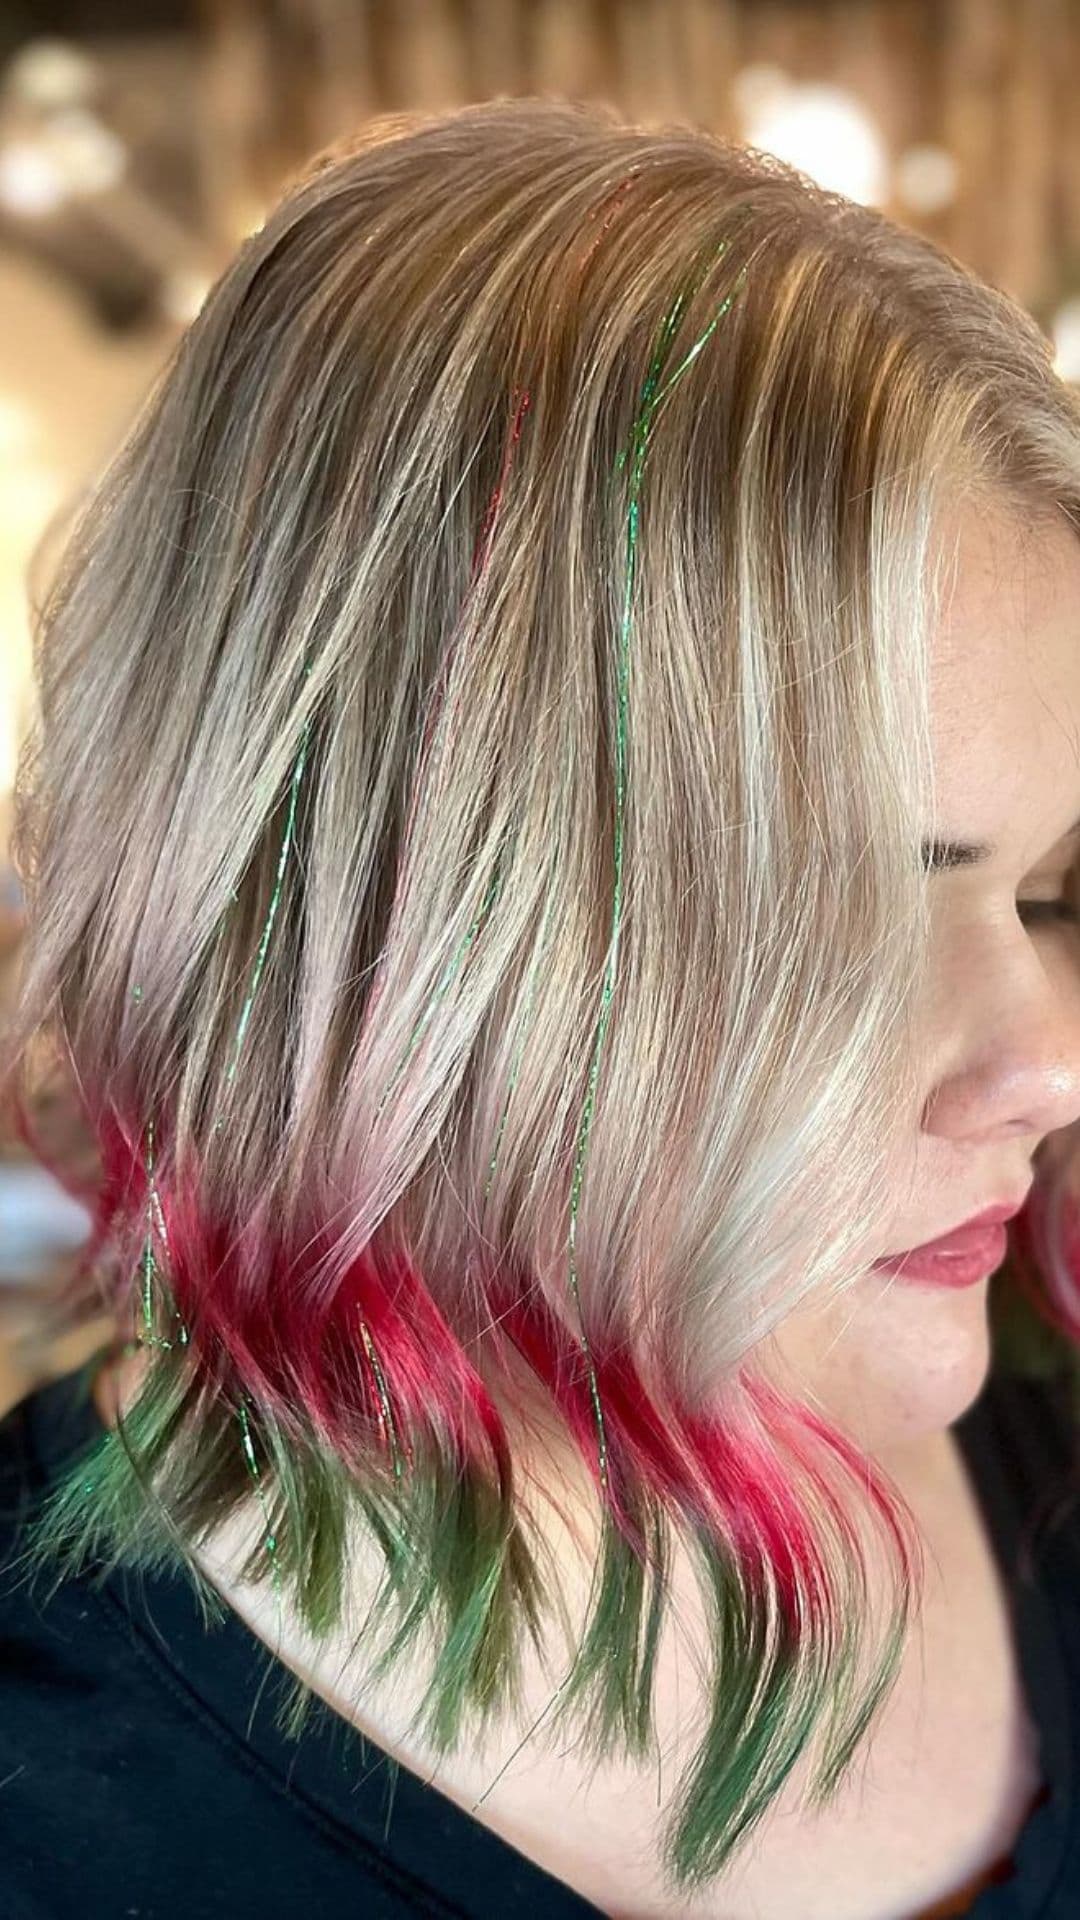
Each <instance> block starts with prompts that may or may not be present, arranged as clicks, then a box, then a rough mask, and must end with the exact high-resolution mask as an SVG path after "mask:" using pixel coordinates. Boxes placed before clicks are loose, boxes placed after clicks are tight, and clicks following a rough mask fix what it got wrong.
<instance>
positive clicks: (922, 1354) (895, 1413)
mask: <svg viewBox="0 0 1080 1920" xmlns="http://www.w3.org/2000/svg"><path fill="white" fill-rule="evenodd" d="M988 1294H989V1280H988V1279H985V1280H981V1281H978V1282H977V1283H976V1284H975V1285H974V1286H970V1287H963V1288H957V1289H947V1288H938V1287H917V1286H906V1285H903V1284H899V1285H896V1286H894V1287H892V1288H890V1289H888V1290H887V1292H885V1293H883V1295H882V1297H881V1299H880V1300H879V1301H878V1303H877V1305H876V1307H875V1308H874V1309H872V1310H870V1311H869V1312H868V1314H867V1316H866V1327H865V1334H866V1335H867V1336H869V1335H870V1332H871V1322H872V1324H873V1334H874V1337H873V1338H867V1339H866V1342H865V1347H864V1350H863V1352H862V1354H861V1355H860V1356H859V1365H858V1375H859V1382H858V1387H857V1390H856V1391H855V1392H854V1395H853V1405H854V1409H855V1411H856V1413H857V1418H858V1421H859V1425H860V1429H861V1430H862V1433H863V1434H864V1444H865V1445H866V1447H867V1448H868V1449H869V1450H872V1451H874V1452H878V1451H887V1450H888V1448H890V1447H904V1446H907V1445H910V1444H911V1443H913V1442H915V1441H918V1440H920V1439H924V1438H928V1437H929V1436H930V1435H932V1434H934V1433H942V1432H944V1431H945V1429H946V1428H948V1427H950V1426H952V1424H953V1422H954V1421H956V1420H959V1419H961V1417H962V1416H963V1415H964V1414H965V1413H966V1412H967V1411H968V1408H969V1407H971V1406H972V1405H973V1404H974V1402H975V1401H976V1400H977V1399H978V1397H979V1394H980V1393H981V1391H982V1389H983V1387H984V1385H985V1383H986V1380H987V1376H988V1374H989V1371H990V1363H991V1352H992V1349H991V1341H990V1324H989V1316H988V1312H987V1300H988ZM856 1324H857V1323H856ZM860 1344H862V1343H860ZM852 1358H854V1355H852ZM852 1384H853V1385H854V1381H853V1382H852ZM838 1385H839V1383H838Z"/></svg>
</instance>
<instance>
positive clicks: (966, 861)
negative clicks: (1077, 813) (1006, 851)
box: [922, 819, 1080, 873]
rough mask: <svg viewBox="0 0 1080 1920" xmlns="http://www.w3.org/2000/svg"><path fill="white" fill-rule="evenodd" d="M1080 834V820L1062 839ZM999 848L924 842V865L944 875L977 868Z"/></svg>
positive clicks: (973, 842)
mask: <svg viewBox="0 0 1080 1920" xmlns="http://www.w3.org/2000/svg"><path fill="white" fill-rule="evenodd" d="M1077 834H1080V819H1078V820H1074V821H1073V823H1072V826H1071V827H1066V829H1065V832H1064V833H1063V834H1062V836H1061V838H1062V839H1063V840H1072V839H1074V838H1075V837H1076V835H1077ZM996 852H997V848H996V847H995V846H993V845H992V844H991V842H990V841H989V840H924V841H923V843H922V863H923V866H924V867H925V868H926V870H927V872H928V873H943V872H946V871H947V870H948V869H949V868H950V867H977V866H980V865H981V864H982V862H983V861H985V860H992V859H993V858H994V855H995V853H996Z"/></svg>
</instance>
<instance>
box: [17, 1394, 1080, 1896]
mask: <svg viewBox="0 0 1080 1920" xmlns="http://www.w3.org/2000/svg"><path fill="white" fill-rule="evenodd" d="M90 1383H91V1371H90V1363H88V1364H87V1366H85V1367H83V1368H81V1369H79V1370H78V1371H77V1372H76V1373H74V1374H70V1375H68V1376H67V1377H66V1378H65V1379H62V1380H58V1381H55V1382H53V1383H52V1384H50V1385H48V1386H46V1387H44V1388H40V1389H39V1390H38V1391H37V1392H35V1393H33V1394H32V1395H30V1396H29V1397H28V1398H27V1399H26V1400H24V1401H23V1402H22V1404H21V1405H20V1406H19V1407H17V1408H15V1409H14V1410H13V1411H12V1412H11V1413H9V1414H8V1415H7V1417H6V1418H5V1419H4V1420H3V1421H0V1920H76V1916H77V1917H78V1920H181V1917H182V1920H249V1917H250V1920H297V1917H298V1916H300V1917H301V1920H309V1917H310V1920H402V1917H403V1916H405V1915H416V1914H426V1915H430V1916H439V1917H440V1920H448V1917H449V1916H454V1920H502V1916H504V1915H515V1916H517V1915H520V1916H522V1920H525V1917H526V1916H527V1917H528V1920H533V1917H534V1916H536V1920H585V1916H586V1915H595V1914H599V1913H600V1912H601V1909H600V1908H599V1907H596V1906H594V1905H593V1904H592V1903H591V1902H590V1901H588V1900H585V1899H583V1898H582V1897H581V1896H580V1895H578V1894H576V1893H574V1892H572V1891H571V1889H570V1888H569V1887H567V1886H565V1885H564V1884H563V1883H562V1882H561V1881H560V1880H558V1879H556V1878H555V1877H554V1876H553V1875H551V1874H549V1873H547V1872H545V1871H544V1870H543V1869H542V1868H541V1867H539V1866H537V1865H535V1864H533V1863H532V1862H531V1861H530V1860H528V1859H527V1858H526V1857H525V1855H523V1854H521V1853H519V1852H518V1851H517V1849H516V1848H514V1847H513V1846H511V1845H510V1844H509V1843H508V1842H506V1841H504V1840H502V1839H500V1838H499V1837H498V1836H497V1835H496V1834H494V1833H493V1832H492V1831H491V1830H490V1829H489V1828H487V1827H485V1826H483V1825H482V1824H481V1823H480V1822H479V1821H477V1820H474V1819H473V1818H472V1817H471V1816H470V1815H468V1814H467V1813H465V1812H464V1810H463V1809H461V1808H459V1807H458V1806H456V1805H455V1803H454V1802H453V1801H451V1800H449V1799H447V1797H446V1796H445V1795H444V1794H442V1793H440V1792H439V1791H438V1790H437V1789H435V1788H434V1787H430V1786H428V1785H426V1784H425V1782H424V1781H422V1780H421V1779H420V1777H419V1776H418V1775H416V1774H414V1773H412V1772H411V1771H410V1770H409V1769H408V1768H407V1767H405V1766H404V1765H396V1764H395V1763H394V1762H393V1761H392V1760H391V1759H390V1757H389V1756H388V1755H387V1754H385V1753H384V1752H383V1751H382V1749H381V1748H379V1747H377V1746H375V1745H374V1743H373V1742H371V1741H370V1740H367V1741H365V1740H362V1739H361V1738H360V1736H359V1735H357V1734H356V1733H355V1732H354V1731H353V1730H352V1729H351V1728H349V1727H348V1726H347V1723H346V1722H345V1721H344V1720H343V1719H341V1717H340V1716H338V1715H337V1714H335V1713H333V1712H332V1711H331V1710H330V1709H329V1708H326V1707H324V1706H322V1705H321V1703H320V1704H318V1705H317V1706H316V1707H315V1708H314V1709H313V1718H312V1720H311V1721H310V1723H309V1725H308V1727H307V1728H306V1729H305V1731H304V1733H303V1735H302V1736H301V1738H300V1740H299V1741H296V1740H291V1739H289V1738H288V1737H287V1736H286V1735H285V1734H284V1733H282V1732H281V1731H280V1730H279V1729H278V1728H277V1727H276V1725H275V1721H274V1712H275V1704H276V1703H275V1700H274V1698H273V1687H272V1686H271V1685H268V1684H266V1682H267V1673H268V1670H269V1669H270V1668H272V1667H273V1666H274V1665H275V1664H276V1663H274V1662H273V1656H272V1655H268V1651H267V1649H266V1648H265V1647H264V1646H263V1643H262V1642H261V1641H260V1640H258V1639H257V1637H256V1636H255V1635H254V1634H252V1633H251V1632H250V1630H249V1629H248V1628H247V1627H246V1626H245V1625H244V1624H243V1622H242V1621H241V1620H240V1619H239V1617H238V1616H237V1615H236V1614H234V1613H232V1612H229V1613H228V1614H227V1615H226V1618H225V1620H224V1621H223V1623H222V1624H220V1625H214V1626H210V1627H207V1626H206V1625H204V1623H203V1618H202V1615H201V1613H200V1611H199V1607H198V1603H197V1601H196V1598H195V1595H194V1592H193V1589H192V1587H191V1585H190V1583H189V1582H188V1581H187V1580H186V1579H184V1578H183V1577H182V1576H168V1577H158V1576H153V1577H151V1576H145V1577H144V1576H134V1575H131V1574H125V1573H123V1572H121V1573H115V1574H112V1575H110V1576H109V1577H108V1578H107V1579H106V1580H105V1582H104V1584H102V1585H98V1584H95V1583H94V1582H92V1581H91V1580H90V1579H89V1578H86V1579H79V1580H68V1581H66V1582H64V1584H62V1585H61V1586H60V1587H59V1588H58V1590H57V1591H56V1593H55V1594H54V1595H53V1596H52V1598H51V1599H48V1600H47V1601H42V1600H38V1601H37V1602H36V1603H35V1600H34V1599H33V1597H32V1595H31V1593H30V1591H29V1590H28V1588H27V1585H26V1582H25V1580H24V1579H22V1578H21V1577H20V1574H19V1567H18V1558H17V1556H18V1550H19V1535H20V1525H21V1522H22V1521H23V1520H24V1519H25V1518H26V1517H28V1515H29V1514H30V1512H31V1511H32V1509H33V1507H34V1505H35V1503H36V1502H37V1501H38V1500H39V1499H40V1497H41V1495H42V1493H43V1492H44V1491H45V1490H46V1489H47V1487H48V1486H49V1485H50V1484H51V1483H52V1482H53V1481H54V1480H55V1478H56V1477H57V1472H58V1468H59V1466H60V1464H61V1462H62V1461H63V1460H64V1459H65V1458H66V1457H67V1456H68V1455H69V1454H70V1453H71V1452H72V1450H73V1449H75V1448H81V1447H83V1446H87V1445H89V1444H90V1443H91V1442H92V1441H93V1440H94V1439H95V1438H96V1437H97V1436H98V1435H99V1434H100V1431H101V1423H100V1420H99V1417H98V1414H97V1412H96V1409H95V1407H94V1404H93V1400H92V1399H91V1397H90ZM955 1432H956V1434H957V1438H958V1439H959V1441H960V1443H961V1447H962V1451H963V1455H964V1458H965V1460H966V1462H967V1466H968V1470H969V1472H970V1474H971V1475H972V1478H973V1483H974V1485H975V1489H976V1492H977V1494H978V1497H979V1501H980V1505H981V1509H982V1511H983V1513H984V1515H985V1517H986V1523H987V1526H988V1529H989V1532H990V1535H991V1538H992V1541H993V1545H994V1550H995V1553H996V1554H997V1556H998V1559H999V1562H1000V1564H1001V1566H1002V1569H1003V1572H1004V1574H1005V1577H1006V1580H1007V1583H1008V1587H1009V1592H1010V1596H1011V1601H1012V1605H1013V1609H1014V1622H1015V1636H1016V1643H1017V1647H1018V1651H1019V1655H1020V1660H1021V1665H1022V1670H1023V1677H1024V1682H1025V1688H1026V1692H1027V1698H1028V1702H1029V1704H1030V1707H1031V1710H1032V1713H1033V1715H1034V1718H1035V1720H1036V1722H1037V1724H1038V1726H1039V1729H1040V1733H1041V1740H1042V1756H1041V1758H1042V1769H1043V1774H1044V1777H1045V1778H1046V1780H1047V1781H1048V1782H1049V1785H1050V1789H1051V1791H1050V1795H1049V1797H1048V1798H1046V1799H1045V1800H1044V1802H1043V1804H1041V1805H1038V1806H1037V1807H1036V1809H1035V1811H1034V1812H1033V1813H1032V1814H1031V1815H1030V1817H1029V1819H1028V1821H1027V1823H1026V1825H1025V1827H1024V1829H1023V1832H1022V1834H1021V1836H1020V1840H1019V1843H1018V1845H1017V1848H1016V1850H1015V1852H1014V1854H1013V1856H1012V1873H1011V1877H1009V1878H1008V1879H1005V1880H1002V1881H1001V1882H999V1883H998V1884H996V1885H993V1886H991V1887H988V1888H987V1889H986V1890H984V1891H983V1892H982V1893H981V1894H979V1895H978V1897H977V1898H976V1900H975V1902H974V1904H973V1905H972V1906H971V1907H970V1909H969V1913H970V1915H971V1916H972V1920H1036V1917H1037V1920H1080V1807H1078V1804H1077V1787H1076V1767H1077V1759H1076V1755H1077V1736H1078V1732H1080V1499H1078V1496H1077V1488H1078V1487H1080V1468H1076V1466H1075V1463H1076V1460H1077V1444H1076V1439H1075V1434H1076V1427H1075V1424H1074V1422H1073V1417H1072V1415H1071V1412H1070V1402H1069V1398H1068V1393H1067V1390H1066V1388H1065V1386H1064V1384H1063V1382H1045V1383H1044V1382H1041V1381H1032V1380H1027V1379H1013V1378H1005V1379H999V1378H997V1377H996V1376H993V1375H992V1376H991V1377H990V1379H989V1380H988V1382H987V1384H986V1386H985V1387H984V1389H983V1391H982V1393H981V1394H980V1396H979V1399H978V1400H977V1401H976V1402H975V1404H974V1406H973V1407H972V1408H971V1409H970V1410H969V1412H968V1413H967V1414H965V1416H964V1417H963V1419H962V1420H961V1421H959V1422H958V1423H957V1425H956V1428H955ZM279 1671H281V1670H280V1669H279ZM342 1736H345V1737H342ZM365 1760H366V1765H365V1764H363V1762H364V1761H365ZM791 1920H799V1905H798V1892H797V1889H793V1890H792V1904H791Z"/></svg>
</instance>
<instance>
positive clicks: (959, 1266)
mask: <svg viewBox="0 0 1080 1920" xmlns="http://www.w3.org/2000/svg"><path fill="white" fill-rule="evenodd" d="M1023 1204H1024V1203H1023V1201H1022V1200H1020V1201H1016V1202H1002V1203H1001V1204H1000V1205H998V1206H993V1207H987V1208H986V1209H985V1210H984V1212H982V1213H979V1214H976V1215H975V1216H974V1217H973V1218H972V1219H970V1220H967V1221H965V1222H964V1224H963V1226H960V1227H954V1228H953V1231H952V1232H951V1233H945V1234H942V1235H941V1236H940V1238H939V1239H937V1240H928V1241H926V1242H925V1243H924V1245H922V1246H920V1247H912V1248H910V1249H909V1250H908V1251H907V1252H906V1253H895V1254H889V1255H886V1257H885V1258H884V1259H882V1260H875V1261H874V1266H875V1268H876V1269H877V1270H878V1271H879V1272H883V1273H892V1274H895V1275H896V1277H897V1278H898V1279H901V1280H914V1281H921V1282H922V1283H923V1284H925V1285H929V1286H938V1287H969V1286H973V1285H974V1283H975V1282H976V1281H977V1280H982V1279H985V1278H986V1277H987V1275H989V1274H991V1273H993V1272H994V1270H995V1268H996V1267H999V1266H1000V1265H1001V1262H1002V1261H1003V1260H1004V1258H1005V1255H1006V1253H1007V1252H1008V1236H1007V1235H1006V1232H1005V1227H1004V1222H1005V1221H1006V1220H1011V1219H1012V1217H1013V1215H1014V1214H1017V1213H1019V1211H1020V1208H1021V1207H1022V1206H1023Z"/></svg>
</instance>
